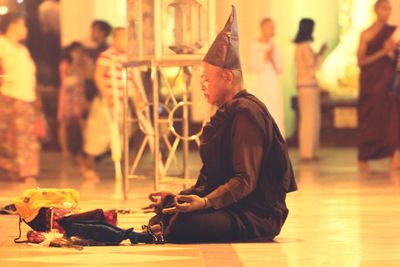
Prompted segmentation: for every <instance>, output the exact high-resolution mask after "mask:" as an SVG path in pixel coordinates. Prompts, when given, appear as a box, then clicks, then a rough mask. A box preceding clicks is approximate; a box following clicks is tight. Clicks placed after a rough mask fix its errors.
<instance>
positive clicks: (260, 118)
mask: <svg viewBox="0 0 400 267" xmlns="http://www.w3.org/2000/svg"><path fill="white" fill-rule="evenodd" d="M228 109H229V111H230V113H231V114H232V115H233V116H237V115H240V114H243V115H245V116H246V117H248V118H249V119H253V120H256V121H257V122H259V123H263V124H264V123H265V122H268V121H270V116H269V115H268V114H269V113H268V111H267V110H266V108H265V106H264V105H263V104H262V103H261V102H259V100H257V99H256V98H255V97H254V96H252V95H249V96H248V97H240V98H236V99H234V100H232V101H231V103H230V104H229V107H228Z"/></svg>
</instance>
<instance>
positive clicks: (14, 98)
mask: <svg viewBox="0 0 400 267" xmlns="http://www.w3.org/2000/svg"><path fill="white" fill-rule="evenodd" d="M0 21H1V23H0V30H1V32H2V35H1V36H0V66H1V72H2V73H1V75H2V81H1V86H0V169H1V170H2V171H3V174H4V176H6V177H7V178H8V179H12V180H25V181H26V180H31V179H35V178H36V177H37V175H38V173H39V151H40V145H39V142H38V138H37V130H38V118H39V116H38V114H40V113H39V108H38V107H39V106H40V105H39V104H38V103H39V99H38V97H37V95H36V67H35V63H34V62H33V60H32V58H31V56H30V54H29V51H28V50H27V49H26V47H25V46H24V45H22V44H21V41H23V40H24V39H25V38H26V36H27V28H26V25H25V21H24V18H23V17H22V16H21V15H19V14H16V13H7V14H6V15H3V16H2V17H1V20H0Z"/></svg>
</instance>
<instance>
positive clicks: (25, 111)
mask: <svg viewBox="0 0 400 267" xmlns="http://www.w3.org/2000/svg"><path fill="white" fill-rule="evenodd" d="M36 118H37V111H36V110H35V107H34V104H33V103H27V102H24V101H20V100H17V107H16V138H17V146H16V158H15V160H16V162H17V164H18V174H19V176H20V177H21V178H24V179H25V180H28V179H31V178H36V177H37V176H38V174H39V156H40V155H39V153H40V144H39V141H38V138H37V136H36Z"/></svg>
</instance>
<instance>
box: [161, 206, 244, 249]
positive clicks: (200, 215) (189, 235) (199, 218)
mask: <svg viewBox="0 0 400 267" xmlns="http://www.w3.org/2000/svg"><path fill="white" fill-rule="evenodd" d="M237 232H238V231H237V226H236V222H235V220H234V219H233V217H232V216H231V215H230V214H229V213H228V212H227V211H224V210H213V209H209V210H204V211H197V212H192V213H178V214H176V215H174V216H173V217H172V218H171V220H170V222H169V225H168V226H167V227H166V229H165V239H166V241H167V242H171V243H204V242H232V241H236V240H237V239H238V236H237Z"/></svg>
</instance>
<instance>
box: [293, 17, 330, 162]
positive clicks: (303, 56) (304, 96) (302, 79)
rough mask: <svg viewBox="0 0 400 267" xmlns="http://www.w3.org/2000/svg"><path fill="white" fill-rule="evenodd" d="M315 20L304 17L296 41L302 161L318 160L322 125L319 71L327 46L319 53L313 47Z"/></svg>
mask: <svg viewBox="0 0 400 267" xmlns="http://www.w3.org/2000/svg"><path fill="white" fill-rule="evenodd" d="M314 25H315V23H314V21H313V20H312V19H308V18H305V19H302V20H301V21H300V25H299V30H298V32H297V35H296V38H295V39H294V43H295V44H296V54H295V60H296V69H297V78H296V87H297V93H298V104H299V112H300V121H299V146H300V158H301V160H302V161H313V160H317V159H318V157H317V152H318V149H319V137H320V128H321V101H320V89H319V87H318V83H317V79H316V75H315V74H316V72H317V70H318V69H319V68H320V66H321V64H322V55H323V54H324V52H325V50H326V45H323V46H322V47H321V49H320V50H319V52H318V53H315V52H314V51H313V49H312V47H311V42H312V41H313V40H314V39H313V32H314Z"/></svg>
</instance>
